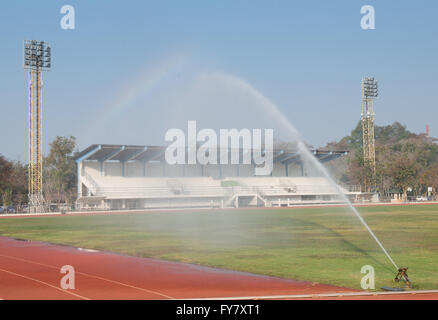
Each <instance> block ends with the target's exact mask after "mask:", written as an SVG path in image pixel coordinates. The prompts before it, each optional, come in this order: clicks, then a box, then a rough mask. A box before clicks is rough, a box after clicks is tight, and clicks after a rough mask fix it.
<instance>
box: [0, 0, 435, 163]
mask: <svg viewBox="0 0 438 320" xmlns="http://www.w3.org/2000/svg"><path fill="white" fill-rule="evenodd" d="M67 4H68V5H72V6H73V7H74V8H75V18H76V21H75V27H76V29H75V30H63V29H62V28H61V27H60V20H61V18H62V14H61V13H60V9H61V7H62V6H63V5H67ZM363 5H373V6H374V7H375V10H376V29H375V30H362V29H361V27H360V20H361V17H362V15H361V13H360V9H361V7H362V6H363ZM437 10H438V2H436V1H435V0H430V1H426V0H420V1H402V0H393V1H390V0H386V1H371V0H342V1H341V0H331V1H327V0H318V1H316V0H305V1H304V0H302V1H292V0H285V1H267V0H265V1H254V0H248V1H238V0H237V1H236V0H234V1H231V0H229V1H226V0H210V1H205V0H204V1H201V0H200V1H190V0H184V1H176V0H175V1H164V0H160V1H145V0H142V1H104V0H93V1H91V0H81V1H78V0H76V1H71V0H69V1H67V0H56V1H55V0H51V1H35V0H28V1H23V0H16V1H2V2H1V4H0V39H1V42H0V49H1V50H0V111H1V120H2V121H1V128H2V129H1V134H0V153H1V154H3V155H5V156H7V157H8V158H10V159H20V160H22V161H27V123H28V119H27V116H28V114H27V113H28V110H27V91H26V81H27V80H26V73H25V71H24V70H23V68H22V41H23V40H24V39H37V40H45V41H48V42H50V43H51V45H52V55H53V58H52V59H53V62H52V68H53V69H52V71H51V72H49V73H47V74H46V75H45V78H44V85H45V87H44V90H45V91H44V111H43V112H44V132H43V136H44V148H45V152H47V143H48V142H50V141H52V140H53V139H54V138H55V137H56V136H57V135H64V136H67V135H73V136H76V137H77V138H78V144H79V147H80V148H81V149H83V148H85V147H87V146H88V145H89V144H92V143H117V144H119V143H123V144H164V132H165V131H166V130H167V129H169V128H170V127H172V126H176V125H181V126H182V124H183V123H184V121H185V120H186V118H189V117H190V118H191V120H199V121H200V123H201V124H202V125H204V126H212V127H213V126H224V125H225V126H226V125H228V122H227V121H226V119H227V118H229V119H230V121H229V127H238V126H241V127H244V126H251V125H254V126H256V125H257V124H258V122H257V121H258V120H260V119H264V118H265V115H264V112H268V111H266V110H265V111H263V109H260V108H258V107H257V106H256V105H257V103H258V102H257V101H256V100H257V99H256V98H251V99H249V98H247V96H246V95H248V94H250V93H248V92H243V93H241V92H240V91H239V90H240V89H239V86H237V87H236V86H234V84H233V83H235V82H233V81H231V82H227V81H228V80H227V79H230V77H231V79H238V81H237V82H239V83H240V81H241V82H242V83H243V82H244V83H247V84H248V85H250V86H251V87H252V88H254V91H255V90H256V91H257V92H258V93H260V94H262V95H264V97H266V98H267V99H269V100H270V101H271V102H272V103H274V104H275V105H277V106H278V108H279V109H280V111H281V112H282V113H283V114H284V115H285V116H286V117H287V118H288V120H289V121H290V122H291V123H292V124H294V125H295V126H296V128H297V129H298V131H299V132H300V133H301V135H302V137H303V138H304V139H305V140H306V141H307V142H309V143H311V144H313V145H315V146H321V145H324V144H325V143H326V142H328V141H332V140H335V139H339V138H341V137H343V136H344V135H346V134H348V133H349V132H350V131H351V130H352V129H353V128H354V126H355V125H356V123H357V121H358V120H359V119H360V112H361V104H360V103H361V101H360V81H361V79H362V77H363V76H368V75H369V76H374V77H376V78H377V79H378V81H379V86H380V97H379V99H378V100H377V101H376V104H375V110H376V123H377V124H378V125H383V124H390V123H392V122H394V121H399V122H401V123H403V124H406V125H407V126H408V129H410V130H412V131H414V132H424V130H425V129H424V128H425V125H426V124H427V123H428V124H429V125H430V127H431V134H432V135H434V136H438V121H437V120H436V119H437V118H438V108H437V107H438V106H437V102H436V97H435V94H436V91H437V88H438V78H437V70H438V44H437V35H438V22H437V21H436V14H437ZM240 87H242V86H240ZM251 90H252V89H251ZM251 94H252V93H251ZM252 110H254V112H252ZM246 113H248V119H252V120H254V122H251V121H252V120H251V121H250V120H248V119H246V117H245V114H246ZM249 113H252V114H251V115H249ZM221 117H222V121H219V120H218V119H219V118H221ZM224 119H225V120H224ZM178 120H184V121H178ZM218 121H219V122H218ZM226 128H227V127H226ZM182 129H184V127H182Z"/></svg>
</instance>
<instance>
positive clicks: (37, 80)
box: [23, 40, 51, 212]
mask: <svg viewBox="0 0 438 320" xmlns="http://www.w3.org/2000/svg"><path fill="white" fill-rule="evenodd" d="M23 50H24V68H25V69H28V70H29V167H28V171H29V173H28V174H29V212H43V211H45V201H44V197H43V153H42V124H43V119H42V96H43V79H42V72H43V71H46V70H50V68H51V49H50V45H49V44H48V43H47V42H43V41H36V40H25V41H24V45H23Z"/></svg>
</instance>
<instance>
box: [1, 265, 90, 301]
mask: <svg viewBox="0 0 438 320" xmlns="http://www.w3.org/2000/svg"><path fill="white" fill-rule="evenodd" d="M0 271H3V272H5V273H9V274H12V275H14V276H17V277H21V278H24V279H27V280H32V281H35V282H38V283H41V284H44V285H46V286H48V287H51V288H53V289H56V290H59V291H61V292H64V293H67V294H71V295H72V296H75V297H77V298H81V299H84V300H90V299H88V298H86V297H83V296H80V295H78V294H76V293H73V292H70V291H67V290H64V289H61V288H58V287H56V286H54V285H51V284H50V283H47V282H44V281H41V280H38V279H35V278H31V277H28V276H25V275H22V274H19V273H15V272H12V271H8V270H5V269H0Z"/></svg>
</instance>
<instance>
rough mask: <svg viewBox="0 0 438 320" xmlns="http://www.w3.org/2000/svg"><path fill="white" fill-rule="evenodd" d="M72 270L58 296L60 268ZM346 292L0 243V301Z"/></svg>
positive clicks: (101, 254) (11, 241)
mask: <svg viewBox="0 0 438 320" xmlns="http://www.w3.org/2000/svg"><path fill="white" fill-rule="evenodd" d="M64 265H71V266H73V267H74V269H75V287H76V288H75V289H74V290H63V289H61V287H60V280H61V278H62V277H63V276H64V274H61V273H60V270H61V267H62V266H64ZM339 291H351V290H349V289H345V288H338V287H333V286H327V285H320V284H312V283H309V282H304V281H293V280H286V279H279V278H274V277H267V276H259V275H254V274H249V273H243V272H234V271H227V270H221V269H215V268H208V267H202V266H197V265H191V264H185V263H175V262H168V261H162V260H156V259H148V258H136V257H130V256H124V255H118V254H113V253H106V252H87V251H83V250H82V251H81V250H78V249H77V248H72V247H67V246H57V245H51V244H46V243H42V242H36V241H35V242H34V241H20V240H15V239H11V238H5V237H0V299H184V298H215V297H236V296H266V295H292V294H312V293H321V292H339Z"/></svg>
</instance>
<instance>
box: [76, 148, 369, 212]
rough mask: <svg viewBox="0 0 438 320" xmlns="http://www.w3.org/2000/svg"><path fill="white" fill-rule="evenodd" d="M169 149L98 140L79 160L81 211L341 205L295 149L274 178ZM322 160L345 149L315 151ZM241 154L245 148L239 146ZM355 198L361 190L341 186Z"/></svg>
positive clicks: (282, 158)
mask: <svg viewBox="0 0 438 320" xmlns="http://www.w3.org/2000/svg"><path fill="white" fill-rule="evenodd" d="M165 150H166V147H160V146H137V145H105V144H101V145H97V144H93V145H91V146H89V147H88V148H86V149H85V150H83V151H82V152H80V153H79V154H78V155H77V156H76V157H75V160H76V162H77V168H78V175H77V176H78V199H77V207H78V209H85V210H92V209H103V210H120V209H143V208H177V207H178V208H181V207H250V206H264V207H271V206H292V205H297V204H322V203H324V204H327V203H339V202H341V201H342V200H341V199H340V198H339V195H338V192H337V190H336V188H335V187H333V186H332V185H331V184H330V183H329V181H328V180H327V179H325V178H324V177H321V176H320V175H318V174H317V173H316V172H313V171H314V170H313V171H312V168H310V167H309V166H306V164H305V162H303V161H302V159H301V158H300V155H299V154H298V153H296V152H291V151H287V150H282V149H277V150H274V152H273V170H272V173H271V175H270V176H256V175H255V165H254V164H247V165H243V164H239V165H237V164H225V165H224V164H217V165H212V164H207V165H201V164H199V163H198V164H192V165H190V164H187V165H181V164H175V165H170V164H168V163H167V162H166V161H165ZM312 153H313V154H314V156H315V157H316V158H317V159H318V160H319V161H320V162H327V161H331V160H333V159H336V158H339V157H341V156H343V155H344V154H346V152H345V151H321V150H312ZM240 156H242V150H240ZM341 189H342V191H343V192H344V193H345V194H346V195H348V196H349V197H351V198H354V197H356V196H357V195H358V194H359V193H360V192H358V191H351V190H348V188H341Z"/></svg>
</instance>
